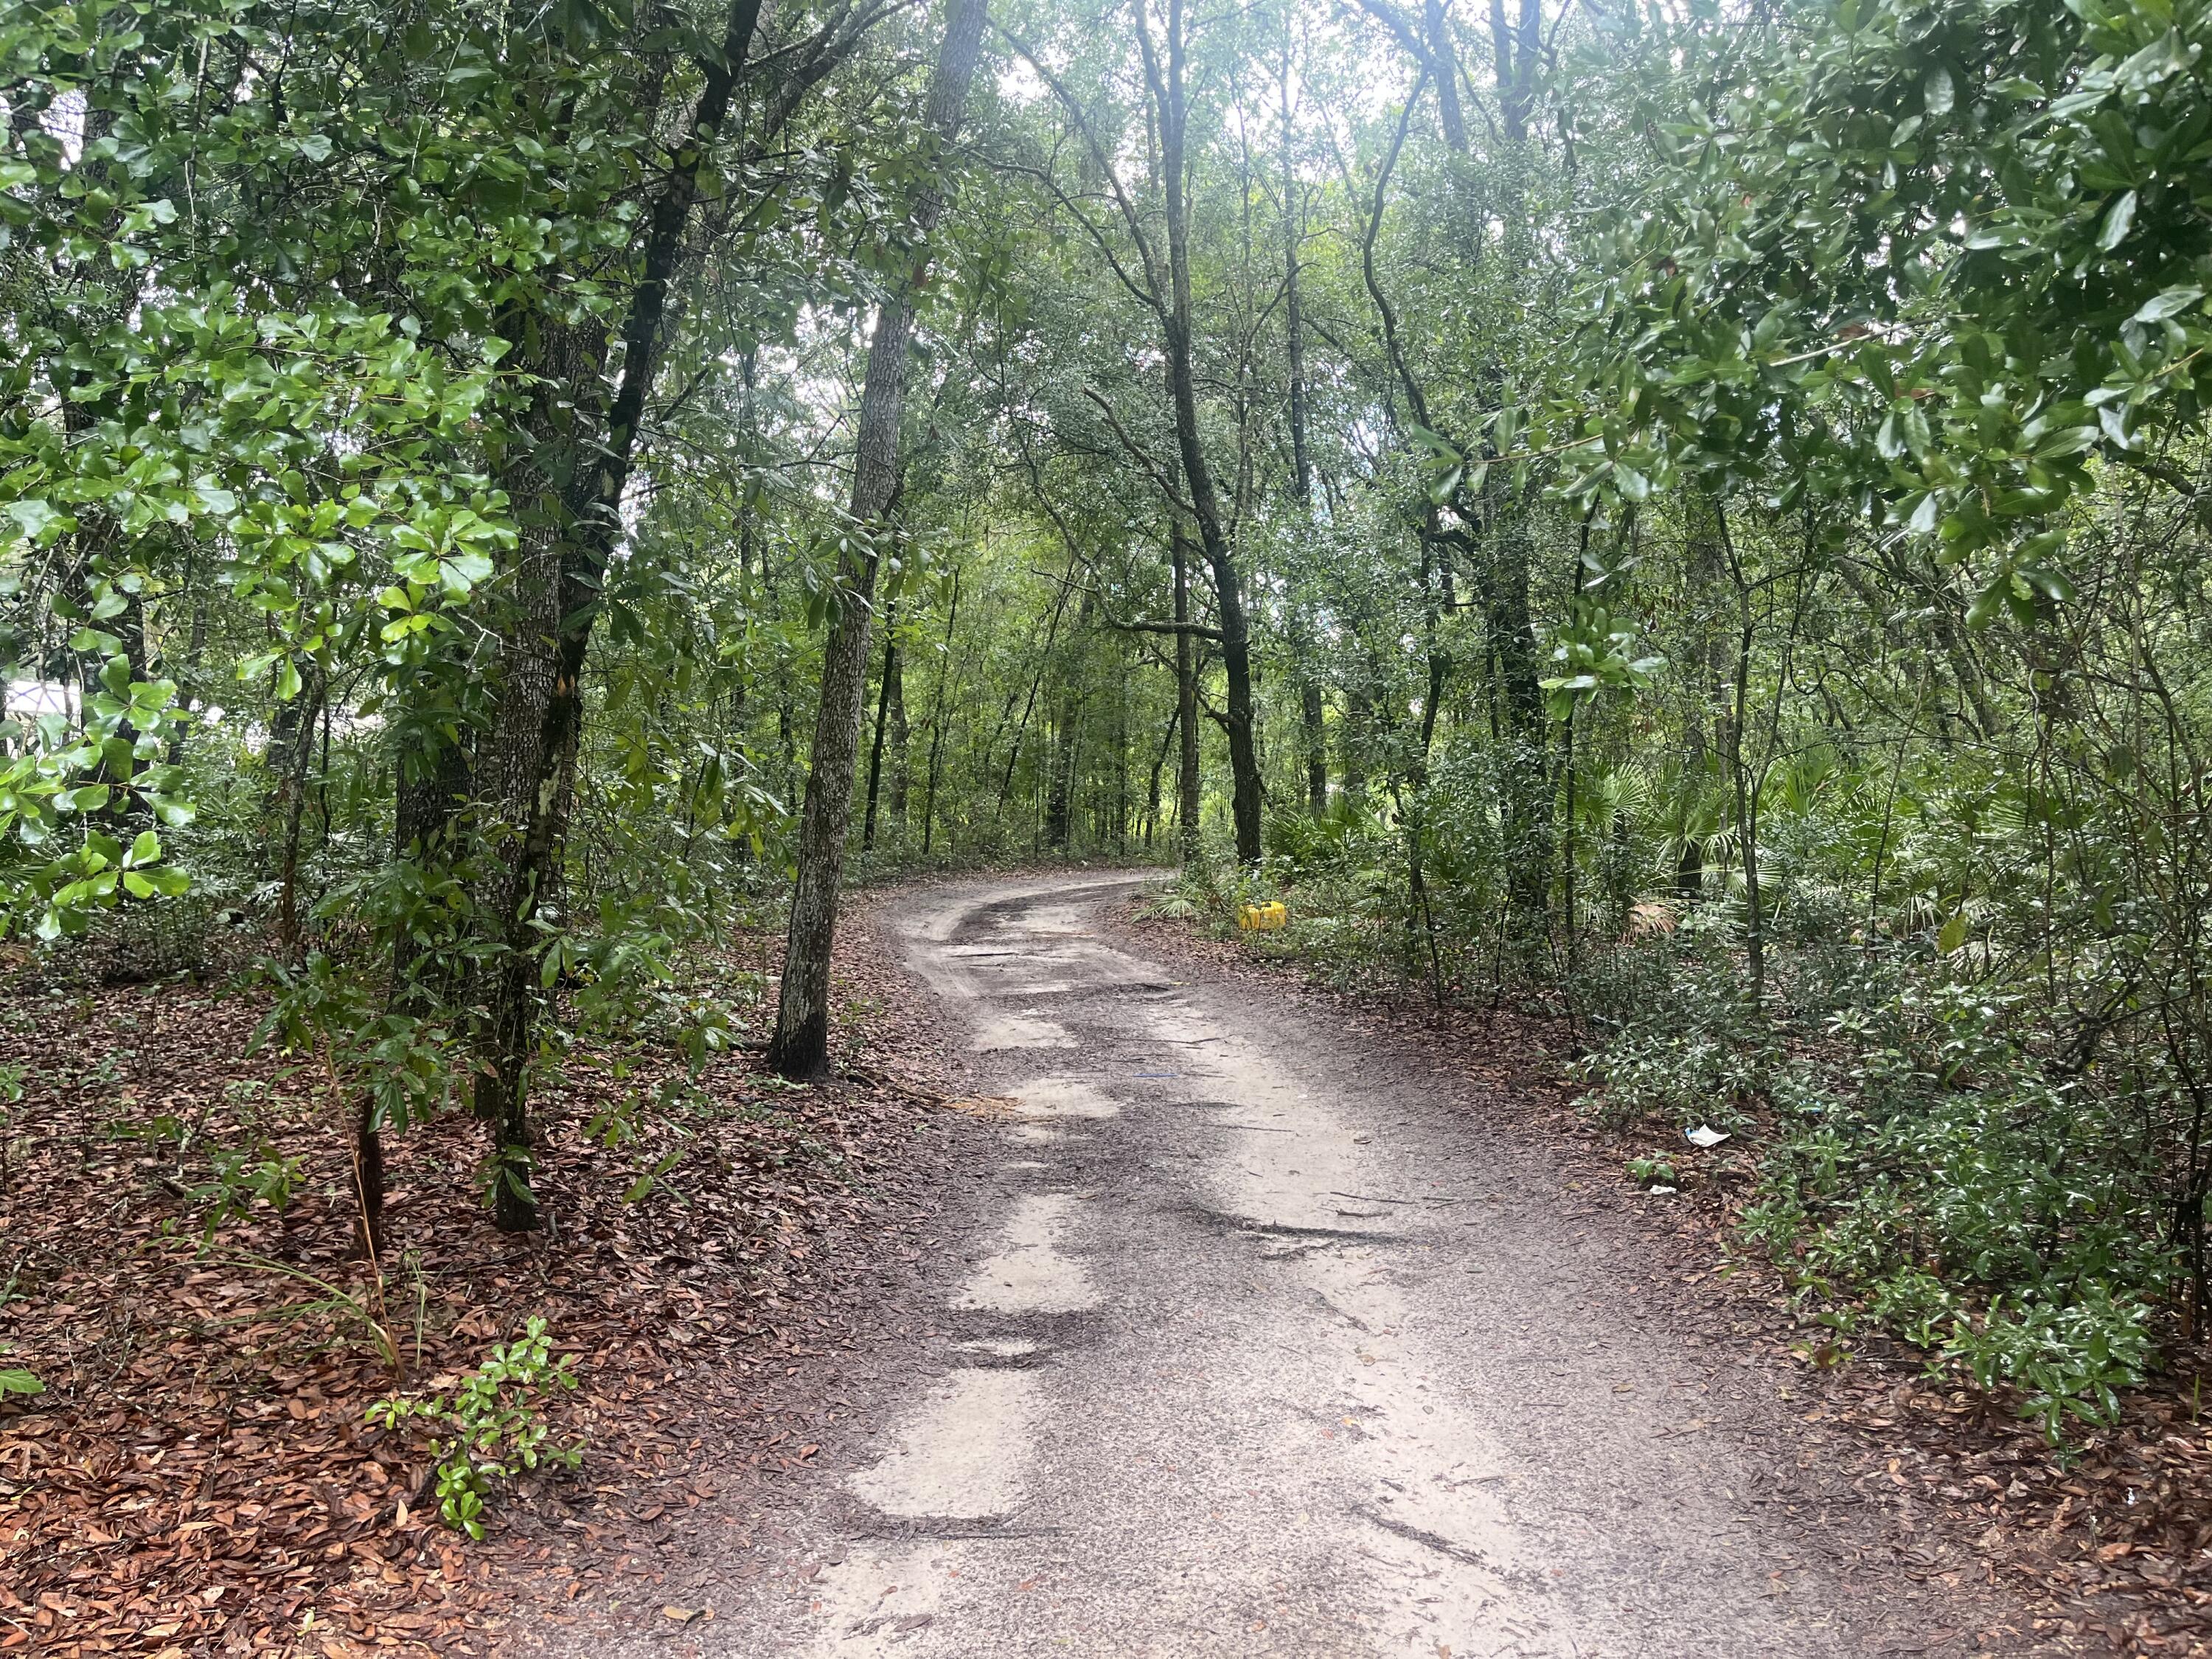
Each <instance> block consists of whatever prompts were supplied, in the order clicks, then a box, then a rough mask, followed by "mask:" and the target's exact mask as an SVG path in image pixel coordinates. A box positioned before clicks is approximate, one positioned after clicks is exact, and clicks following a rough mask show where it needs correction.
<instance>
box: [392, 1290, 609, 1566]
mask: <svg viewBox="0 0 2212 1659" xmlns="http://www.w3.org/2000/svg"><path fill="white" fill-rule="evenodd" d="M575 1386H576V1377H575V1356H574V1355H573V1354H563V1355H562V1357H561V1358H560V1359H559V1360H558V1361H557V1362H556V1361H555V1360H554V1359H553V1358H552V1339H551V1338H550V1337H549V1336H548V1335H547V1334H546V1333H545V1322H544V1320H543V1319H539V1318H537V1317H534V1316H533V1317H532V1318H531V1319H530V1320H528V1321H527V1322H526V1323H525V1324H524V1326H523V1331H522V1334H521V1335H520V1336H519V1337H517V1338H515V1340H513V1341H512V1342H507V1343H502V1344H501V1345H499V1346H495V1347H494V1348H493V1349H492V1351H491V1352H490V1353H489V1355H487V1356H486V1357H485V1358H484V1361H483V1364H480V1365H478V1366H477V1367H476V1368H475V1369H474V1370H471V1371H469V1372H468V1373H466V1374H465V1376H463V1377H462V1378H461V1380H460V1383H459V1388H458V1389H456V1390H455V1391H454V1393H453V1395H452V1397H451V1398H450V1399H448V1397H447V1395H443V1394H435V1395H429V1396H428V1398H421V1397H411V1398H410V1397H409V1396H406V1395H392V1396H390V1397H389V1398H387V1399H384V1400H380V1401H377V1403H376V1404H374V1406H371V1407H369V1408H368V1421H369V1422H370V1423H371V1424H373V1425H376V1426H377V1427H380V1428H386V1429H394V1430H396V1429H399V1428H401V1427H403V1426H407V1425H412V1426H413V1427H415V1428H416V1429H417V1430H419V1431H422V1432H423V1433H424V1434H425V1435H426V1437H427V1438H428V1446H429V1451H430V1455H431V1456H433V1457H434V1458H435V1459H436V1460H437V1474H438V1487H437V1494H438V1513H439V1515H440V1516H441V1517H442V1518H443V1519H444V1521H445V1522H446V1524H447V1526H449V1527H451V1528H453V1529H454V1530H455V1531H457V1532H464V1533H466V1534H468V1535H469V1536H470V1537H471V1538H474V1539H479V1540H481V1539H482V1538H483V1535H484V1522H483V1516H484V1510H485V1505H486V1504H487V1502H488V1501H489V1499H490V1498H492V1497H493V1496H494V1495H495V1492H496V1491H497V1488H498V1486H499V1483H501V1481H506V1480H513V1479H514V1478H515V1477H516V1476H518V1475H520V1474H524V1473H526V1472H531V1471H535V1470H537V1469H538V1468H561V1469H573V1468H575V1467H576V1466H577V1465H578V1464H579V1463H580V1462H582V1461H583V1455H584V1449H583V1446H582V1443H580V1442H577V1443H565V1444H564V1443H558V1442H556V1440H555V1439H554V1436H553V1429H552V1426H551V1425H550V1424H548V1423H547V1422H546V1421H545V1420H544V1412H545V1409H546V1407H548V1406H549V1405H550V1403H551V1402H552V1401H554V1400H556V1399H557V1398H558V1397H559V1392H565V1391H567V1390H568V1389H574V1387H575Z"/></svg>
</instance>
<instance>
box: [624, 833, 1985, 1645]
mask: <svg viewBox="0 0 2212 1659" xmlns="http://www.w3.org/2000/svg"><path fill="white" fill-rule="evenodd" d="M1130 879H1133V878H1122V879H1115V878H1105V879H1102V878H1098V877H1096V876H1091V877H1087V878H1073V877H1063V878H1057V879H1054V880H1030V881H1025V882H1019V883H1005V882H1001V883H997V884H987V885H976V886H973V887H969V888H964V889H957V890H939V891H936V892H933V893H930V894H927V895H925V896H920V897H917V898H915V899H913V900H910V901H908V902H906V904H905V905H904V907H903V908H902V911H901V912H900V920H899V922H898V927H899V929H900V932H901V933H902V937H903V942H904V945H905V948H906V950H907V951H908V957H909V960H910V962H911V963H912V965H913V966H914V968H915V970H916V971H917V972H918V973H919V974H920V975H922V976H923V977H924V978H925V979H926V980H927V982H928V983H929V985H930V986H931V987H932V988H933V991H934V993H935V994H937V995H938V996H939V997H940V998H941V999H942V1000H943V1002H944V1005H945V1018H946V1019H947V1020H948V1021H950V1022H957V1023H959V1024H961V1025H963V1026H964V1028H965V1030H966V1031H967V1034H968V1036H967V1041H968V1044H969V1048H970V1050H971V1052H972V1057H973V1060H974V1063H975V1070H976V1073H977V1075H978V1079H979V1084H978V1086H979V1088H980V1090H981V1091H982V1092H983V1093H986V1094H987V1095H991V1096H995V1097H1004V1100H1005V1106H1004V1108H1003V1109H1004V1111H1005V1113H1006V1116H1005V1118H1004V1121H1003V1124H1002V1125H1001V1126H1000V1127H999V1128H998V1129H997V1131H996V1133H998V1135H999V1136H1000V1149H999V1151H997V1152H994V1154H993V1155H992V1161H994V1162H995V1164H996V1168H995V1169H993V1170H988V1171H987V1178H986V1181H985V1182H984V1183H983V1184H982V1186H981V1188H980V1192H981V1197H980V1198H979V1200H978V1202H977V1203H976V1204H975V1206H974V1212H975V1232H974V1234H973V1236H972V1237H970V1238H969V1239H968V1240H966V1241H965V1242H964V1243H960V1244H959V1247H958V1248H957V1249H951V1250H950V1251H949V1260H950V1261H951V1265H952V1267H953V1269H954V1271H953V1273H952V1275H951V1277H950V1278H949V1279H947V1280H946V1281H945V1283H944V1284H942V1285H939V1286H938V1287H937V1288H936V1290H935V1291H933V1295H934V1296H935V1297H938V1299H939V1301H940V1302H941V1304H942V1306H941V1309H940V1310H938V1311H937V1312H936V1313H934V1314H933V1316H931V1321H930V1322H931V1323H932V1324H933V1326H934V1328H936V1330H937V1331H938V1332H939V1335H940V1338H941V1340H939V1341H938V1342H936V1343H935V1344H934V1345H932V1346H930V1347H929V1349H928V1351H927V1352H923V1353H921V1354H911V1353H909V1354H908V1356H906V1357H905V1358H899V1357H896V1356H887V1357H886V1358H885V1359H884V1371H883V1373H882V1375H883V1381H882V1383H881V1384H880V1385H879V1386H878V1388H877V1389H876V1391H875V1394H874V1395H873V1397H872V1398H871V1399H868V1400H866V1401H864V1402H863V1405H864V1421H865V1422H866V1424H867V1425H868V1428H869V1431H870V1434H869V1435H864V1436H862V1437H860V1438H859V1439H858V1440H857V1441H856V1443H855V1444H854V1446H853V1447H852V1448H850V1449H849V1452H848V1455H847V1456H846V1459H845V1462H844V1466H843V1467H842V1468H836V1467H832V1468H826V1469H824V1470H823V1471H821V1472H820V1473H819V1474H818V1475H817V1477H816V1485H815V1486H814V1488H813V1489H812V1490H811V1491H810V1492H805V1493H804V1494H802V1495H801V1496H800V1497H799V1498H798V1500H797V1502H796V1505H795V1512H794V1513H793V1515H792V1516H789V1517H787V1519H786V1520H785V1521H784V1522H782V1523H781V1526H782V1535H783V1536H784V1537H785V1538H787V1539H788V1540H795V1541H797V1547H796V1550H795V1552H793V1553H787V1557H786V1561H785V1565H783V1566H782V1567H781V1569H780V1570H779V1571H777V1572H776V1573H775V1575H774V1576H772V1577H769V1578H768V1579H766V1580H765V1581H764V1582H761V1583H757V1584H756V1585H755V1586H754V1587H753V1588H752V1589H750V1591H749V1592H747V1593H746V1594H745V1595H744V1597H743V1598H742V1600H740V1601H737V1602H736V1604H734V1605H733V1604H732V1601H724V1602H723V1603H722V1605H721V1606H720V1608H718V1613H717V1617H716V1618H715V1619H714V1620H713V1621H712V1622H711V1623H707V1624H701V1625H694V1626H690V1628H688V1629H687V1630H685V1631H684V1638H687V1639H689V1640H696V1642H697V1643H698V1644H699V1645H700V1647H701V1649H702V1650H703V1651H705V1652H708V1653H723V1654H729V1655H744V1656H755V1655H763V1654H770V1653H791V1654H805V1655H816V1656H852V1655H873V1654H896V1655H911V1656H915V1659H1001V1656H1004V1659H1013V1656H1029V1655H1068V1654H1073V1655H1082V1656H1116V1659H1121V1656H1163V1659H1166V1656H1184V1655H1188V1656H1201V1655H1204V1656H1211V1655H1230V1654H1235V1655H1240V1656H1245V1655H1283V1656H1310V1659H1322V1656H1328V1659H1334V1656H1345V1659H1351V1656H1382V1655H1419V1656H1424V1659H1436V1656H1461V1659H1465V1656H1471V1655H1501V1656H1502V1655H1511V1656H1528V1659H1534V1656H1540V1655H1541V1656H1583V1659H1594V1656H1607V1659H1629V1656H1683V1659H1691V1656H1696V1659H1715V1656H1723V1655H1743V1656H1753V1655H1756V1656H1814V1655H1852V1656H1857V1655H1873V1654H1881V1653H1891V1652H1911V1653H1925V1652H1945V1651H1953V1650H1961V1651H1963V1650H1967V1648H1968V1647H1969V1646H1970V1639H1969V1638H1970V1634H1971V1631H1972V1616H1971V1614H1970V1613H1965V1612H1962V1611H1961V1610H1960V1608H1959V1607H1958V1606H1957V1605H1956V1604H1955V1603H1954V1602H1953V1601H1950V1600H1949V1599H1948V1595H1949V1593H1948V1592H1947V1591H1945V1590H1944V1589H1942V1588H1941V1587H1940V1585H1938V1584H1935V1583H1923V1577H1925V1572H1926V1569H1925V1565H1924V1564H1923V1565H1919V1566H1916V1567H1914V1568H1913V1571H1912V1572H1911V1573H1908V1571H1906V1570H1905V1565H1899V1564H1898V1560H1897V1557H1896V1555H1895V1554H1894V1553H1893V1551H1892V1550H1890V1549H1889V1548H1887V1547H1885V1546H1884V1545H1883V1543H1882V1542H1881V1540H1880V1539H1879V1538H1878V1537H1877V1536H1876V1535H1875V1534H1876V1529H1877V1527H1878V1522H1877V1520H1876V1519H1875V1515H1874V1512H1873V1510H1871V1509H1870V1507H1869V1506H1865V1505H1863V1504H1860V1503H1859V1502H1858V1501H1857V1498H1856V1497H1855V1495H1854V1494H1853V1493H1852V1492H1851V1491H1850V1489H1849V1488H1848V1486H1845V1485H1844V1483H1843V1482H1842V1481H1840V1480H1838V1479H1837V1478H1835V1476H1834V1475H1833V1474H1832V1473H1831V1472H1829V1471H1828V1470H1826V1469H1825V1468H1823V1464H1824V1462H1826V1460H1827V1459H1828V1457H1829V1456H1830V1454H1829V1453H1828V1452H1827V1451H1826V1448H1825V1446H1824V1443H1822V1442H1820V1441H1819V1440H1817V1439H1813V1438H1808V1436H1809V1435H1810V1434H1811V1433H1812V1431H1810V1430H1808V1429H1807V1428H1806V1427H1805V1425H1802V1424H1801V1423H1799V1422H1798V1421H1797V1420H1796V1417H1795V1416H1794V1414H1793V1410H1792V1407H1790V1404H1789V1403H1788V1402H1787V1401H1784V1400H1783V1399H1781V1398H1780V1397H1779V1395H1780V1392H1781V1390H1783V1389H1786V1388H1787V1387H1788V1384H1789V1381H1790V1379H1789V1378H1788V1376H1786V1375H1784V1374H1782V1373H1779V1372H1776V1371H1773V1370H1769V1369H1767V1368H1766V1367H1765V1365H1764V1364H1762V1363H1759V1362H1752V1361H1747V1360H1746V1359H1745V1358H1744V1357H1743V1356H1742V1355H1741V1354H1740V1353H1739V1352H1736V1351H1735V1348H1734V1347H1733V1346H1732V1345H1729V1344H1727V1343H1725V1342H1717V1341H1712V1340H1709V1339H1707V1338H1705V1337H1701V1336H1699V1335H1698V1334H1695V1333H1693V1332H1692V1331H1690V1330H1688V1329H1686V1328H1682V1327H1681V1326H1680V1325H1678V1324H1676V1323H1675V1322H1671V1321H1670V1320H1669V1319H1668V1317H1667V1316H1665V1315H1664V1314H1663V1312H1661V1311H1660V1310H1657V1309H1656V1308H1655V1307H1654V1306H1653V1305H1650V1304H1639V1303H1638V1298H1637V1297H1636V1294H1635V1291H1634V1289H1633V1285H1634V1284H1635V1277H1636V1276H1635V1275H1634V1274H1633V1273H1624V1272H1623V1271H1622V1263H1621V1262H1620V1261H1619V1260H1618V1250H1619V1249H1620V1246H1619V1243H1618V1238H1617V1237H1613V1236H1609V1235H1605V1234H1603V1233H1602V1232H1601V1233H1599V1234H1598V1235H1595V1236H1592V1235H1590V1234H1589V1232H1588V1231H1587V1229H1586V1227H1585V1226H1584V1225H1583V1224H1578V1223H1577V1222H1576V1221H1575V1220H1574V1219H1573V1218H1574V1216H1575V1214H1576V1212H1577V1206H1578V1205H1580V1204H1581V1203H1582V1202H1583V1200H1582V1199H1579V1198H1578V1197H1577V1194H1576V1193H1575V1192H1574V1191H1573V1190H1571V1189H1570V1188H1569V1187H1568V1179H1569V1177H1568V1176H1566V1175H1565V1174H1564V1173H1563V1172H1562V1171H1561V1170H1559V1168H1558V1167H1557V1166H1556V1165H1555V1164H1553V1163H1552V1162H1551V1160H1550V1159H1549V1158H1548V1157H1547V1155H1546V1154H1545V1153H1544V1152H1543V1151H1542V1149H1541V1147H1532V1146H1528V1145H1527V1144H1525V1143H1517V1144H1516V1143H1515V1142H1513V1141H1512V1140H1511V1139H1510V1137H1503V1136H1498V1135H1496V1134H1494V1133H1491V1132H1489V1131H1487V1130H1486V1127H1485V1125H1484V1123H1483V1122H1482V1121H1481V1120H1480V1116H1479V1115H1476V1114H1474V1113H1471V1112H1469V1111H1468V1110H1467V1109H1466V1108H1465V1107H1464V1106H1463V1105H1460V1106H1455V1105H1453V1104H1452V1103H1450V1102H1449V1100H1448V1099H1447V1098H1445V1097H1444V1094H1443V1091H1440V1090H1439V1088H1438V1085H1437V1079H1435V1077H1434V1075H1433V1074H1431V1073H1420V1072H1419V1070H1418V1069H1417V1068H1415V1067H1413V1065H1412V1063H1411V1062H1409V1061H1408V1060H1406V1059H1405V1058H1403V1057H1394V1056H1392V1055H1389V1054H1375V1053H1364V1052H1361V1051H1360V1050H1359V1048H1358V1045H1356V1044H1353V1043H1348V1042H1346V1036H1345V1033H1343V1032H1341V1031H1334V1030H1331V1029H1329V1027H1328V1017H1327V1015H1326V1014H1325V1013H1324V1014H1321V1015H1316V1013H1315V1012H1314V1010H1313V1006H1312V1005H1311V1004H1310V1003H1306V1002H1299V1003H1295V1004H1288V1005H1285V1006H1273V1007H1271V1006H1269V1003H1268V1000H1267V998H1266V997H1265V996H1264V994H1261V993H1258V992H1255V990H1254V989H1253V988H1251V987H1239V986H1236V985H1231V984H1224V983H1218V982H1202V981H1201V982H1190V983H1179V982H1177V981H1178V978H1179V976H1180V977H1188V975H1187V974H1186V975H1179V974H1178V972H1176V971H1170V969H1168V968H1166V967H1164V966H1162V965H1161V964H1159V963H1155V962H1148V961H1146V960H1143V959H1141V958H1140V957H1139V956H1137V955H1135V954H1133V953H1132V951H1131V950H1130V949H1128V948H1125V947H1123V946H1120V945H1116V944H1115V942H1114V940H1113V939H1111V938H1109V936H1108V935H1107V934H1106V933H1104V932H1103V930H1102V927H1101V925H1100V920H1099V918H1100V913H1101V911H1102V909H1103V907H1106V906H1108V905H1110V904H1115V903H1119V902H1121V901H1123V900H1125V899H1126V898H1127V896H1128V894H1129V891H1130V885H1129V881H1130ZM1584 1213H1587V1212H1584ZM1578 1235H1579V1236H1578ZM952 1243H957V1241H953V1242H952ZM1624 1287H1626V1288H1624ZM1915 1575H1918V1576H1915ZM671 1633H672V1632H671ZM602 1651H604V1650H602Z"/></svg>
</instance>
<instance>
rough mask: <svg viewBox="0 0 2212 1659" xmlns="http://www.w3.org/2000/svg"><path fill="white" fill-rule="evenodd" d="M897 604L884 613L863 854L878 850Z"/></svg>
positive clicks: (862, 828) (895, 651)
mask: <svg viewBox="0 0 2212 1659" xmlns="http://www.w3.org/2000/svg"><path fill="white" fill-rule="evenodd" d="M895 615H896V604H894V605H888V606H886V607H885V608H884V671H883V675H882V678H881V681H880V683H879V684H878V687H877V690H876V737H875V741H874V742H873V743H872V744H869V745H868V810H867V812H866V817H864V819H863V820H862V823H861V826H860V850H861V851H862V852H873V851H874V850H875V846H876V801H877V798H878V796H879V795H880V794H881V793H882V792H883V786H884V728H885V727H886V726H888V725H889V724H890V712H891V682H892V681H893V679H895V678H896V676H897V673H898V634H897V631H896V623H895V622H894V620H893V618H894V617H895Z"/></svg>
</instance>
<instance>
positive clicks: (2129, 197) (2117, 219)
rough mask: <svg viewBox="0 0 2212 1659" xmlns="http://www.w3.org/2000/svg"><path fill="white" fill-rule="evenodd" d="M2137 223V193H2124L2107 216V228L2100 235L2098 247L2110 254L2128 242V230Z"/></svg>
mask: <svg viewBox="0 0 2212 1659" xmlns="http://www.w3.org/2000/svg"><path fill="white" fill-rule="evenodd" d="M2135 222H2136V193H2135V191H2131V190H2130V191H2122V192H2121V194H2120V199H2119V200H2118V201H2117V202H2115V203H2113V204H2112V210H2111V211H2109V212H2108V213H2106V215H2105V228H2104V229H2103V230H2102V231H2101V232H2100V233H2099V234H2098V237H2097V246H2099V247H2100V248H2102V249H2104V250H2105V252H2107V253H2110V252H2112V250H2113V249H2114V248H2116V247H2118V246H2119V245H2120V244H2121V243H2122V242H2124V241H2125V240H2127V236H2128V230H2129V228H2130V226H2132V225H2133V224H2134V223H2135Z"/></svg>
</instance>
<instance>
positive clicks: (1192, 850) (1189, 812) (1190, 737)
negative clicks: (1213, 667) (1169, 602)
mask: <svg viewBox="0 0 2212 1659" xmlns="http://www.w3.org/2000/svg"><path fill="white" fill-rule="evenodd" d="M1168 550H1169V556H1170V559H1171V560H1172V561H1173V562H1174V565H1175V619H1176V741H1177V744H1179V747H1178V748H1177V750H1176V836H1177V838H1178V839H1179V840H1180V841H1181V842H1182V861H1183V862H1184V863H1185V864H1186V865H1190V864H1196V863H1197V862H1198V859H1199V852H1200V848H1199V836H1198V665H1197V662H1196V654H1197V642H1196V641H1194V640H1193V639H1192V637H1191V633H1190V628H1189V623H1190V538H1188V536H1186V535H1184V534H1183V532H1182V526H1180V525H1178V526H1176V528H1175V530H1174V531H1173V532H1170V536H1169V538H1168Z"/></svg>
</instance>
